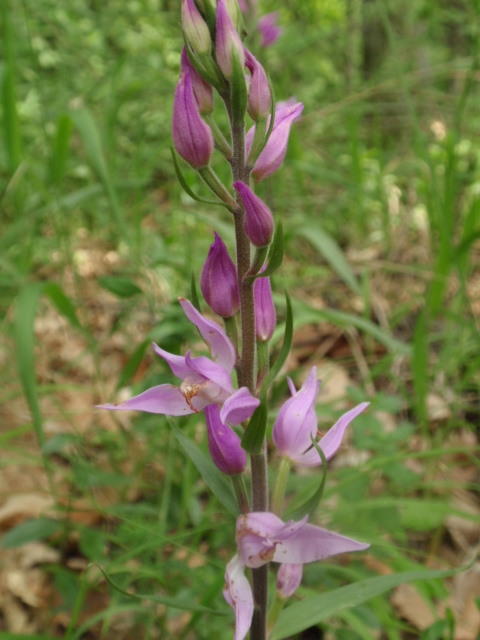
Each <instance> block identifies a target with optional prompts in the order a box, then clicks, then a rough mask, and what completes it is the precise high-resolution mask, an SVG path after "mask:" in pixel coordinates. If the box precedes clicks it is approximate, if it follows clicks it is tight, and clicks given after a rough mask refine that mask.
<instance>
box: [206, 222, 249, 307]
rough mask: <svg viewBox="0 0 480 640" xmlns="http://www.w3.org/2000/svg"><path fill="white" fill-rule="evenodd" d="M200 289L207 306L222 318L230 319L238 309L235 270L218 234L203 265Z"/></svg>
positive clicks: (238, 300)
mask: <svg viewBox="0 0 480 640" xmlns="http://www.w3.org/2000/svg"><path fill="white" fill-rule="evenodd" d="M200 288H201V290H202V293H203V297H204V298H205V300H206V302H207V304H208V305H209V306H210V307H211V308H212V309H213V311H215V313H217V314H218V315H219V316H221V317H222V318H231V317H232V316H234V315H235V314H236V313H237V312H238V310H239V309H240V298H239V294H238V283H237V270H236V268H235V265H234V264H233V261H232V259H231V258H230V255H229V253H228V250H227V247H226V246H225V243H224V242H223V240H222V239H221V237H220V236H219V235H218V233H215V240H214V242H213V244H212V245H211V247H210V250H209V252H208V256H207V259H206V260H205V264H204V265H203V269H202V275H201V277H200Z"/></svg>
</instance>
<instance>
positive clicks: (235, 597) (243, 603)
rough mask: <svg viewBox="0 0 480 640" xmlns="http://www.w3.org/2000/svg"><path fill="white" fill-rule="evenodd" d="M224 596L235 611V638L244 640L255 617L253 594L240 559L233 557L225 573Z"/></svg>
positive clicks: (235, 639)
mask: <svg viewBox="0 0 480 640" xmlns="http://www.w3.org/2000/svg"><path fill="white" fill-rule="evenodd" d="M225 582H226V584H225V589H224V591H223V595H224V597H225V600H226V601H227V602H228V604H229V605H230V606H231V607H232V609H233V610H234V611H235V638H234V640H243V638H245V636H246V635H247V633H248V630H249V629H250V625H251V624H252V617H253V594H252V589H251V587H250V583H249V581H248V580H247V578H246V576H245V567H244V565H243V563H242V561H241V560H240V558H239V557H238V555H235V556H233V558H232V559H231V560H230V562H229V563H228V564H227V568H226V571H225Z"/></svg>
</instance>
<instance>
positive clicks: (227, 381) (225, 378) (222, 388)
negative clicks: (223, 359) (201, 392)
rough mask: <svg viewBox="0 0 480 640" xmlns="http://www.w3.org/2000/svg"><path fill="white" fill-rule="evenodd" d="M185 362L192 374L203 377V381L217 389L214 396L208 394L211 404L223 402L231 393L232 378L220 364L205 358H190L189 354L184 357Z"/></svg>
mask: <svg viewBox="0 0 480 640" xmlns="http://www.w3.org/2000/svg"><path fill="white" fill-rule="evenodd" d="M185 362H186V364H187V366H188V367H189V368H190V370H191V372H193V373H194V374H197V375H200V376H203V378H204V379H206V380H209V381H210V382H213V383H214V384H215V385H216V386H218V387H219V389H218V390H217V391H216V392H215V395H214V396H211V395H210V394H209V397H210V398H211V402H210V403H209V404H211V403H212V402H223V401H224V400H226V398H227V396H229V395H231V394H232V393H233V385H232V378H231V376H230V373H229V372H228V371H226V370H225V368H224V367H222V366H221V365H220V364H217V363H216V362H212V360H210V358H207V357H206V356H199V357H198V358H192V357H191V355H190V352H187V354H186V355H185ZM223 392H224V393H223Z"/></svg>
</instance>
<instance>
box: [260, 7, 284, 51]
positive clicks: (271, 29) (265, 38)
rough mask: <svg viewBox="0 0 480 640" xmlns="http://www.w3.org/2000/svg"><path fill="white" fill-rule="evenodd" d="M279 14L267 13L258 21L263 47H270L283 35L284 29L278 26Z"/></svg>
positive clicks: (275, 12)
mask: <svg viewBox="0 0 480 640" xmlns="http://www.w3.org/2000/svg"><path fill="white" fill-rule="evenodd" d="M277 19H278V12H277V11H274V12H273V13H267V14H266V15H264V16H263V17H262V18H260V20H259V21H258V30H259V31H260V35H261V38H262V39H261V45H262V47H270V46H271V45H272V44H274V43H275V42H276V41H277V40H278V38H279V37H280V35H281V33H282V28H281V27H279V26H278V25H277Z"/></svg>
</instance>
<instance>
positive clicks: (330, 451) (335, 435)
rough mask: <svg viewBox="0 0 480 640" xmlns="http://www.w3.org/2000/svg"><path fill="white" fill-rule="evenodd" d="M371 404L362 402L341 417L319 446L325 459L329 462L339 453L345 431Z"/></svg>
mask: <svg viewBox="0 0 480 640" xmlns="http://www.w3.org/2000/svg"><path fill="white" fill-rule="evenodd" d="M369 404H370V403H369V402H362V403H361V404H358V405H357V406H356V407H354V408H353V409H350V411H347V412H346V413H344V414H343V416H341V417H340V418H339V419H338V420H337V422H336V423H335V424H334V425H333V427H331V429H329V430H328V431H327V433H326V434H325V435H324V436H323V438H322V439H321V440H320V442H319V443H318V444H319V445H320V447H321V448H322V451H323V453H324V454H325V458H326V459H327V460H330V458H331V457H332V456H333V455H335V453H336V452H337V451H338V448H339V447H340V445H341V444H342V439H343V434H344V433H345V429H346V428H347V427H348V425H349V424H350V422H351V421H352V420H353V419H354V418H356V417H357V416H358V415H359V414H360V413H362V411H364V410H365V409H366V408H367V407H368V405H369ZM317 456H318V453H317Z"/></svg>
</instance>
